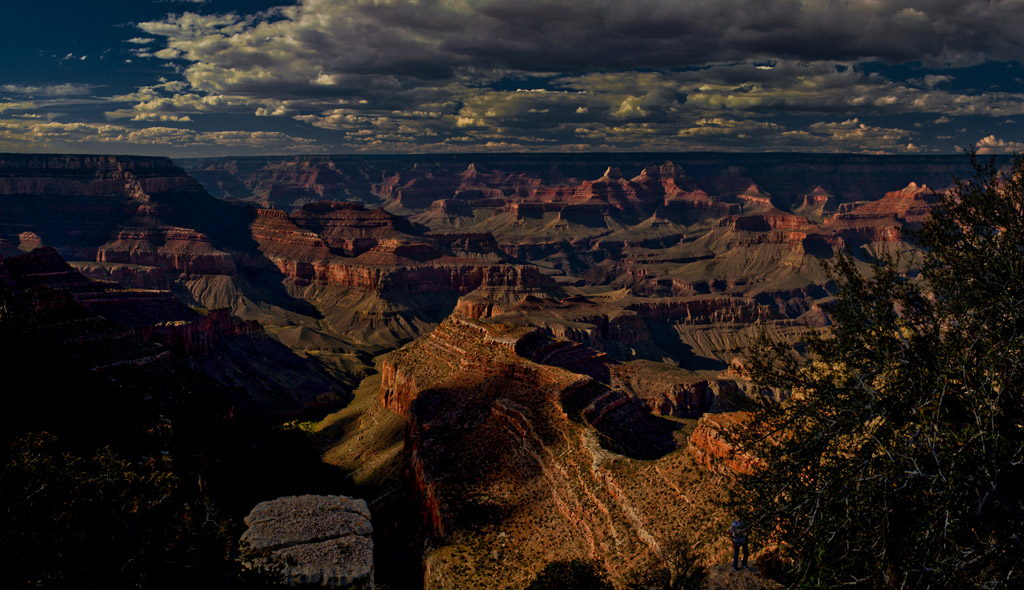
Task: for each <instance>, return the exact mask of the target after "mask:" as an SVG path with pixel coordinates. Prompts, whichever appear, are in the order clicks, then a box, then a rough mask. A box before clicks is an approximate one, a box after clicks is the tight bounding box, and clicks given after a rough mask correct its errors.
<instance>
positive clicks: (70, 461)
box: [0, 433, 271, 589]
mask: <svg viewBox="0 0 1024 590" xmlns="http://www.w3.org/2000/svg"><path fill="white" fill-rule="evenodd" d="M2 452H3V453H4V455H6V460H5V461H0V502H2V505H3V507H4V510H3V512H2V513H0V555H3V558H4V559H3V561H4V564H5V565H4V567H3V568H0V586H2V587H4V588H104V589H107V588H115V589H116V588H183V587H187V586H194V587H211V586H213V587H218V588H234V587H264V586H265V585H266V584H269V582H270V581H271V580H270V578H269V577H268V576H269V574H265V573H264V572H259V571H257V572H250V571H247V570H244V569H243V568H242V567H241V565H240V563H239V562H238V561H236V560H235V559H233V557H234V556H233V555H231V547H232V539H231V535H229V533H228V530H227V527H226V526H225V521H224V520H222V519H221V518H219V516H218V515H217V513H216V511H215V510H213V508H212V506H210V504H209V502H208V500H207V499H206V498H205V497H203V496H202V495H201V494H193V493H190V492H189V491H188V490H186V489H184V486H182V485H181V482H180V481H179V480H178V479H177V478H176V477H174V476H173V475H172V474H170V473H169V472H167V471H165V470H162V469H160V468H159V467H157V466H137V465H133V464H131V463H128V462H126V461H123V460H122V459H120V458H118V457H117V456H116V455H115V454H114V453H113V452H112V451H111V450H110V449H109V448H108V449H103V450H100V451H99V452H97V453H96V455H95V456H94V457H90V458H83V457H80V456H77V455H75V454H72V453H69V452H67V451H64V450H63V449H62V448H61V446H60V444H59V441H58V440H57V439H56V438H55V437H53V436H52V435H49V434H45V433H43V434H29V435H25V436H21V437H18V438H16V439H15V440H14V441H13V443H12V444H11V445H10V447H9V448H6V449H2ZM265 583H266V584H265ZM268 587H269V586H268Z"/></svg>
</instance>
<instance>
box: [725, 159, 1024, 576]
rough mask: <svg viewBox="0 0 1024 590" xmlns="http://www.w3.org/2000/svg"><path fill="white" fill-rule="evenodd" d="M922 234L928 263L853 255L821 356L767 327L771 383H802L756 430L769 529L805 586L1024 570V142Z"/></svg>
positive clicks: (759, 359)
mask: <svg viewBox="0 0 1024 590" xmlns="http://www.w3.org/2000/svg"><path fill="white" fill-rule="evenodd" d="M972 162H973V163H974V165H975V175H974V176H973V177H972V178H971V179H969V180H967V181H958V182H957V185H956V188H955V190H954V191H953V192H952V194H949V195H943V196H940V198H939V203H938V206H937V208H936V209H935V210H934V212H933V215H932V217H931V219H930V220H929V221H928V222H926V223H925V225H924V227H922V228H921V230H920V231H919V232H917V233H916V237H917V239H918V241H919V243H920V245H921V246H922V248H923V251H924V254H923V256H922V259H921V260H919V261H918V265H917V266H918V268H917V269H915V270H919V272H920V275H919V276H917V275H916V272H909V273H907V272H900V271H899V270H898V268H899V266H900V265H899V264H898V262H899V261H897V260H896V259H894V258H893V257H889V256H883V257H882V258H881V259H880V260H878V261H876V262H875V263H873V264H872V269H871V272H870V273H869V276H864V275H863V274H862V273H861V272H859V270H858V268H857V265H856V264H855V260H854V259H853V257H852V256H851V255H850V254H839V255H838V256H837V257H836V258H835V261H834V262H833V263H832V264H831V265H830V267H829V272H830V275H831V277H832V278H833V280H834V281H835V283H836V284H837V285H838V287H839V293H838V296H837V300H836V301H835V303H834V305H833V306H832V307H831V309H830V310H829V311H830V315H831V317H832V321H833V324H834V325H833V329H832V330H831V333H830V334H828V335H826V336H820V335H810V336H809V342H808V350H809V352H810V353H811V358H812V359H813V360H812V361H809V362H804V361H802V360H800V359H799V358H798V357H797V356H796V355H794V354H793V353H792V351H790V350H789V349H788V347H786V346H784V345H782V344H781V343H779V342H775V341H772V340H771V339H770V338H768V337H767V336H762V338H761V339H760V340H759V342H758V344H757V345H756V346H755V347H753V349H752V350H751V352H750V354H749V358H748V368H749V372H750V375H751V377H752V378H753V379H754V380H755V381H757V382H758V383H760V384H762V385H765V386H771V387H780V388H784V389H787V390H789V391H790V392H792V393H791V397H790V398H789V399H788V400H787V401H785V402H784V403H782V404H773V403H769V402H766V403H764V404H762V405H761V407H759V408H758V409H757V410H756V411H755V414H754V416H753V419H752V420H751V427H750V429H749V430H748V431H747V432H746V433H745V434H743V435H742V436H743V437H744V440H743V441H741V442H742V444H743V445H744V446H745V448H746V449H748V450H749V451H750V452H752V453H754V454H755V455H756V456H758V457H760V458H761V459H762V460H763V461H764V464H763V468H761V469H759V470H758V471H757V472H756V473H754V474H753V475H751V476H749V477H745V478H742V479H741V481H740V484H741V485H740V497H739V500H740V501H742V502H745V503H747V504H748V505H749V506H750V507H751V510H752V512H753V515H752V516H753V522H755V523H756V524H757V525H758V526H757V528H758V530H759V532H760V535H761V536H762V539H761V540H762V541H763V544H773V543H777V544H778V545H779V549H778V555H782V556H784V557H785V558H786V559H787V560H789V559H792V561H788V562H789V563H792V564H793V567H792V568H791V570H790V572H789V573H790V576H791V577H790V579H789V581H790V582H792V583H793V584H794V585H796V586H800V587H805V588H833V587H837V586H839V585H847V586H851V587H854V588H1011V587H1021V585H1022V584H1024V576H1022V570H1021V568H1020V564H1021V563H1024V493H1022V490H1024V424H1022V423H1024V375H1022V372H1024V355H1022V352H1024V305H1022V303H1024V301H1022V298H1024V159H1021V158H1017V157H1015V158H1014V159H1013V161H1012V165H1011V166H1010V168H1009V169H1008V171H1005V172H1003V173H1000V172H999V171H998V170H997V169H996V167H995V166H994V165H993V164H991V163H989V164H979V163H978V162H977V161H976V160H975V158H974V156H973V154H972Z"/></svg>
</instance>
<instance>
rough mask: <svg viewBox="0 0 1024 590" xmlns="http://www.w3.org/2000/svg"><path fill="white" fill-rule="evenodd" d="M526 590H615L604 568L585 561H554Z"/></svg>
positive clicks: (545, 567)
mask: <svg viewBox="0 0 1024 590" xmlns="http://www.w3.org/2000/svg"><path fill="white" fill-rule="evenodd" d="M526 590H613V586H612V584H611V582H609V581H608V576H607V574H605V572H604V568H602V567H601V566H599V565H598V564H597V563H595V562H593V561H587V560H585V559H564V560H558V561H552V562H551V563H549V564H547V565H546V566H544V569H543V570H541V572H540V573H539V574H537V577H536V578H534V580H533V581H532V582H530V585H529V586H527V587H526Z"/></svg>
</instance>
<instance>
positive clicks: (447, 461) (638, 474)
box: [380, 316, 725, 588]
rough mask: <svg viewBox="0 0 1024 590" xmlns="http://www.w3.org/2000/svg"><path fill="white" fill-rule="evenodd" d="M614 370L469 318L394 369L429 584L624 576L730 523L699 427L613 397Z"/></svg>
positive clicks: (390, 389)
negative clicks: (580, 571)
mask: <svg viewBox="0 0 1024 590" xmlns="http://www.w3.org/2000/svg"><path fill="white" fill-rule="evenodd" d="M608 362H611V361H609V360H608V359H606V358H605V357H603V356H602V355H601V354H600V353H597V352H596V351H593V350H591V349H588V348H586V347H580V346H579V345H576V344H574V343H570V342H567V341H564V340H552V339H551V338H549V337H547V336H546V335H544V334H543V332H542V331H541V330H539V329H537V328H531V327H518V326H510V325H506V324H501V323H495V322H481V321H475V320H470V319H468V318H465V317H460V316H452V317H450V318H449V319H447V320H446V321H445V322H443V323H442V324H441V325H440V326H439V327H438V328H436V329H435V330H434V331H433V332H431V333H430V334H429V335H427V336H424V337H422V338H420V339H419V340H417V341H415V342H414V343H412V344H410V345H408V346H406V347H403V348H402V349H400V350H398V351H395V352H393V353H391V354H390V355H388V356H387V357H385V358H384V360H383V362H382V365H381V373H382V375H381V381H380V399H381V402H382V405H383V407H384V408H387V409H391V410H392V411H394V412H396V413H398V414H399V415H401V416H403V417H405V418H406V420H407V428H406V444H405V451H404V456H405V460H406V461H407V462H408V465H409V473H410V477H411V478H412V482H413V487H414V490H415V494H414V495H415V497H416V499H417V501H418V503H419V506H420V514H421V517H422V526H423V527H424V528H423V530H424V531H425V534H426V539H427V540H426V550H425V554H424V568H425V584H426V586H427V587H428V588H468V587H495V588H519V587H522V586H523V585H524V584H525V583H527V582H528V581H529V579H531V577H532V576H533V575H534V574H535V573H536V572H537V571H538V570H539V569H540V568H541V567H543V565H544V564H545V563H546V562H548V561H550V560H553V559H560V558H572V557H582V558H588V559H597V560H599V561H601V562H602V563H603V564H604V566H605V567H606V568H607V569H608V570H609V571H610V572H612V575H613V578H614V579H616V580H620V581H621V580H625V579H627V578H628V576H629V575H631V574H632V573H633V572H634V571H635V570H637V569H638V568H639V569H642V568H643V567H646V566H648V565H650V564H651V563H656V562H658V560H659V558H660V556H661V555H662V554H663V552H664V550H665V547H666V546H667V543H669V542H670V541H672V540H674V539H676V538H677V537H679V536H680V535H684V534H692V533H693V532H694V531H697V530H703V529H705V528H711V527H714V526H718V525H719V524H720V522H721V521H722V520H723V519H724V518H725V517H724V516H723V515H721V514H718V513H717V512H716V509H715V508H714V506H713V505H711V504H706V503H705V502H706V501H707V500H708V494H712V495H714V494H715V493H716V491H715V490H721V488H719V487H718V485H717V484H714V483H712V480H714V478H715V477H716V476H715V475H714V474H713V473H711V472H706V471H702V470H699V469H698V468H696V467H695V464H694V463H693V461H692V459H691V458H690V455H689V454H688V453H687V452H686V451H685V441H686V437H687V432H688V430H689V429H690V426H689V425H688V423H686V422H679V421H672V420H669V419H666V418H659V417H656V416H655V415H652V414H651V412H650V409H649V407H648V405H647V404H646V401H645V400H643V399H641V398H639V397H637V396H633V395H630V394H629V393H627V392H625V391H622V390H620V389H617V388H615V387H614V386H612V385H611V384H610V381H609V376H608V375H607V374H606V373H602V372H601V371H600V368H601V366H603V365H605V364H606V363H608ZM665 413H666V414H671V413H672V411H671V410H670V409H666V411H665ZM631 457H636V458H631ZM641 458H642V459H643V460H641ZM688 495H693V497H692V498H690V499H688V500H686V501H685V503H683V502H681V498H687V497H688ZM668 498H672V500H669V501H666V500H667V499H668ZM723 526H724V525H723ZM538 539H558V540H559V541H558V542H557V543H541V542H538ZM707 551H708V557H709V558H710V559H719V558H720V554H721V552H722V547H721V546H720V544H719V545H717V546H716V545H711V546H708V547H707Z"/></svg>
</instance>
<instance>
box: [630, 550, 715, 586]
mask: <svg viewBox="0 0 1024 590" xmlns="http://www.w3.org/2000/svg"><path fill="white" fill-rule="evenodd" d="M707 581H708V569H707V568H706V567H704V566H703V565H702V564H701V560H700V556H699V555H698V554H697V552H696V551H695V550H694V547H693V542H692V540H690V539H688V538H685V537H684V538H679V539H674V540H672V541H669V542H668V543H666V544H665V551H664V554H663V555H662V556H661V559H659V560H658V561H656V562H654V563H648V564H644V565H643V566H642V567H641V568H639V569H637V570H634V571H633V572H631V574H630V575H629V576H627V580H626V584H625V587H626V590H700V589H701V588H704V587H705V586H706V585H707Z"/></svg>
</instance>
